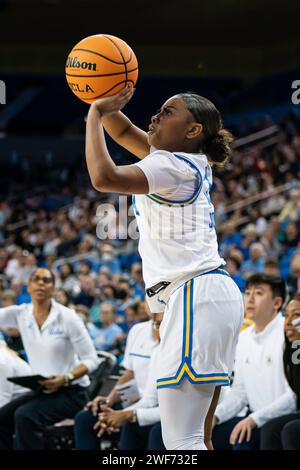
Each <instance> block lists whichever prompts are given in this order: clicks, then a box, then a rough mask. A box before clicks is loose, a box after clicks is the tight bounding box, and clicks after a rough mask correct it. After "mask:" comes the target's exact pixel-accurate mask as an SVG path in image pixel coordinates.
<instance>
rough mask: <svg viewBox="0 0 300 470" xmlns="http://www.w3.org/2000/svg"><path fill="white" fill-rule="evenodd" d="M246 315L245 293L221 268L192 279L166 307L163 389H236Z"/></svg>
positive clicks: (161, 372)
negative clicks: (235, 366)
mask: <svg viewBox="0 0 300 470" xmlns="http://www.w3.org/2000/svg"><path fill="white" fill-rule="evenodd" d="M243 316H244V308H243V299H242V294H241V292H240V290H239V288H238V287H237V285H236V284H235V282H234V281H233V280H232V279H231V277H230V276H229V274H228V273H227V272H226V271H225V270H224V269H221V268H218V269H215V270H214V271H211V272H209V273H206V274H202V275H199V276H197V277H195V278H193V279H190V280H188V281H187V282H185V283H184V284H183V285H182V286H180V287H179V288H177V289H176V290H175V291H174V292H173V293H172V295H171V297H170V299H169V301H168V302H167V304H166V307H165V311H164V318H163V321H162V323H161V326H160V336H161V343H160V352H159V361H158V364H157V388H159V389H161V388H166V387H173V386H177V385H180V383H181V382H182V381H183V380H184V379H187V380H189V381H190V382H191V383H194V384H208V383H215V384H216V385H230V376H231V374H232V369H233V362H234V355H235V349H236V345H237V341H238V336H239V332H240V329H241V325H242V321H243Z"/></svg>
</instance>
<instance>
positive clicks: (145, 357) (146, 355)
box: [122, 320, 157, 396]
mask: <svg viewBox="0 0 300 470" xmlns="http://www.w3.org/2000/svg"><path fill="white" fill-rule="evenodd" d="M156 345H157V341H156V340H155V339H154V338H153V336H152V321H151V320H149V321H146V322H141V323H137V324H136V325H134V326H133V327H132V328H131V330H130V331H129V333H128V337H127V341H126V348H125V353H124V359H123V362H122V365H123V366H124V367H125V369H127V370H132V371H133V373H134V378H135V380H136V383H137V387H138V390H139V393H140V396H143V394H144V391H145V388H146V383H147V379H148V373H149V366H150V359H151V355H152V351H153V349H154V347H155V346H156Z"/></svg>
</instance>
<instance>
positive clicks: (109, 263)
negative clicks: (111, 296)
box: [94, 243, 122, 274]
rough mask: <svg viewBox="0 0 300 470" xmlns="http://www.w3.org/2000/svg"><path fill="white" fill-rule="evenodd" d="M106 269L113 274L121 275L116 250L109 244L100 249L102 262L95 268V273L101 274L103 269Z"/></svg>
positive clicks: (104, 244)
mask: <svg viewBox="0 0 300 470" xmlns="http://www.w3.org/2000/svg"><path fill="white" fill-rule="evenodd" d="M103 267H106V268H108V269H109V272H110V273H111V274H118V273H121V271H122V270H121V265H120V262H119V260H118V259H117V258H116V255H115V250H114V247H113V246H112V245H110V244H109V243H103V244H102V245H101V248H100V261H99V262H97V263H96V266H94V269H95V271H97V272H99V271H100V269H101V268H103Z"/></svg>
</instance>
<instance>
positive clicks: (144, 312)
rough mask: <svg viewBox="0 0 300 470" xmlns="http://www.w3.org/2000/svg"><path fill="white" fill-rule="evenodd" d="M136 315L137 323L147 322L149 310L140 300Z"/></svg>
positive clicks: (145, 303) (144, 302) (143, 301)
mask: <svg viewBox="0 0 300 470" xmlns="http://www.w3.org/2000/svg"><path fill="white" fill-rule="evenodd" d="M136 313H137V318H138V321H139V322H143V321H147V320H148V319H149V315H150V310H149V307H148V304H147V302H146V301H145V300H140V301H139V302H138V304H137V312H136Z"/></svg>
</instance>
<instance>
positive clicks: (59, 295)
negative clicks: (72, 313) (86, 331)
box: [54, 289, 70, 307]
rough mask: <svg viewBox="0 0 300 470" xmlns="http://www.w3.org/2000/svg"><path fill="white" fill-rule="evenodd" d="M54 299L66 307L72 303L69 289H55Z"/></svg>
mask: <svg viewBox="0 0 300 470" xmlns="http://www.w3.org/2000/svg"><path fill="white" fill-rule="evenodd" d="M54 299H55V300H56V302H58V303H59V304H61V305H64V306H65V307H69V305H70V296H69V294H68V292H67V291H65V290H64V289H55V291H54Z"/></svg>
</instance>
